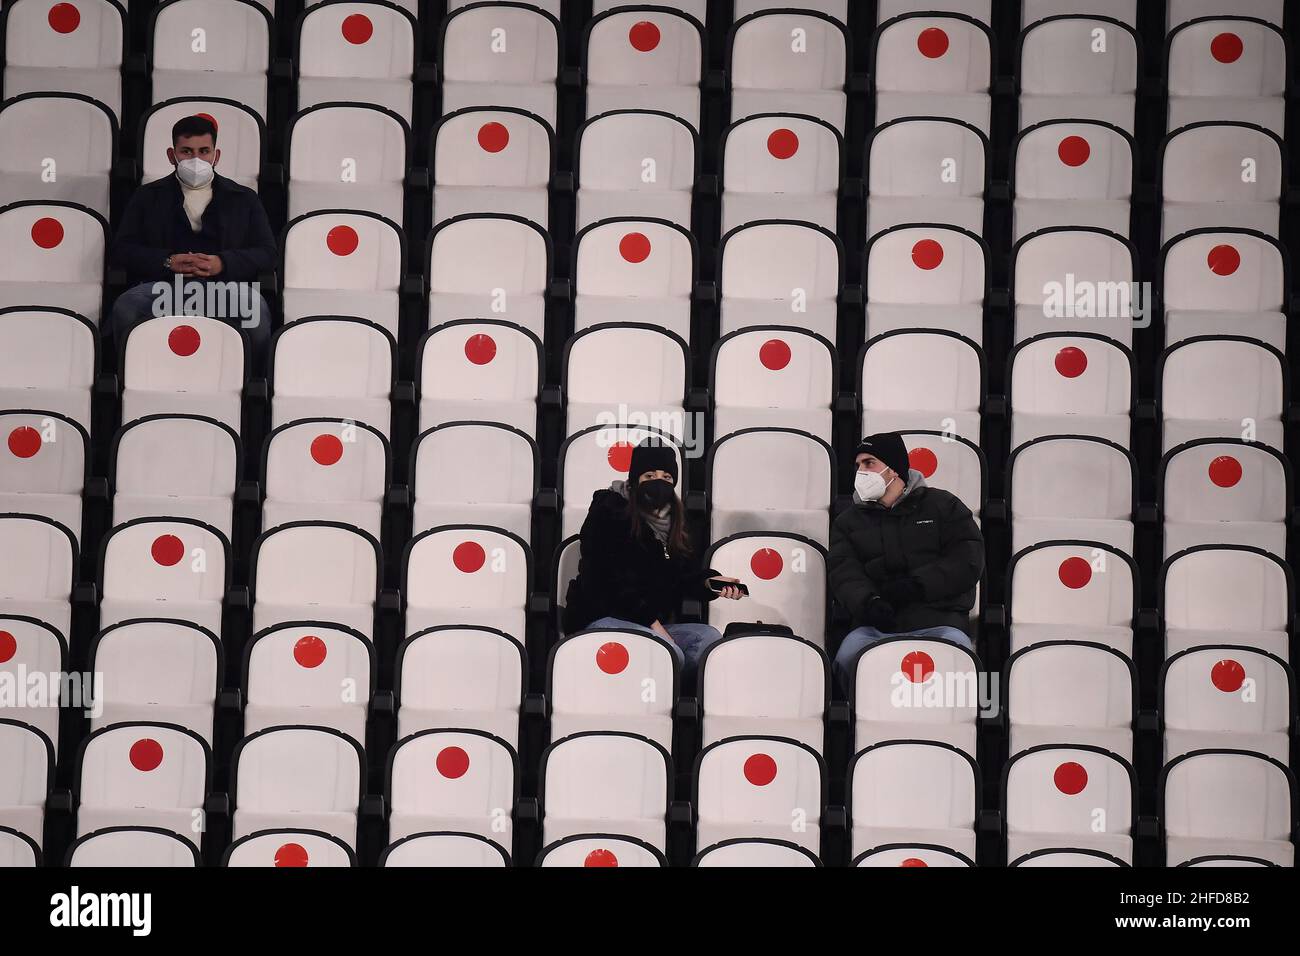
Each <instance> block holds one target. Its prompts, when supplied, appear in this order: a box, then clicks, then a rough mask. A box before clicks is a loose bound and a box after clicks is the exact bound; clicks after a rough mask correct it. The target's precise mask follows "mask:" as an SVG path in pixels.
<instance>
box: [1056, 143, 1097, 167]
mask: <svg viewBox="0 0 1300 956" xmlns="http://www.w3.org/2000/svg"><path fill="white" fill-rule="evenodd" d="M1056 155H1057V156H1059V157H1061V162H1063V163H1065V165H1067V166H1082V165H1083V164H1084V163H1086V162H1087V161H1088V157H1089V156H1091V155H1092V147H1091V146H1089V145H1088V141H1087V140H1086V139H1084V138H1083V137H1082V136H1067V137H1065V139H1063V140H1061V143H1060V145H1059V146H1057V147H1056Z"/></svg>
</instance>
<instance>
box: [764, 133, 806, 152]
mask: <svg viewBox="0 0 1300 956" xmlns="http://www.w3.org/2000/svg"><path fill="white" fill-rule="evenodd" d="M767 151H768V152H769V153H771V154H772V155H773V156H774V157H776V158H777V159H789V158H790V157H791V156H793V155H794V154H795V153H797V152H799V137H798V136H796V135H795V132H794V130H792V129H785V128H782V129H774V130H772V132H771V134H770V135H769V136H768V137H767Z"/></svg>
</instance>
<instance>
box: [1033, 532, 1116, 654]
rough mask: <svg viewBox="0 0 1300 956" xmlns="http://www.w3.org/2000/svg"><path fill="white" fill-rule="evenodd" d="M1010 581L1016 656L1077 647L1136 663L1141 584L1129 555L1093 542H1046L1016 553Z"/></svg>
mask: <svg viewBox="0 0 1300 956" xmlns="http://www.w3.org/2000/svg"><path fill="white" fill-rule="evenodd" d="M1008 580H1009V581H1010V587H1009V593H1010V602H1011V604H1010V608H1009V609H1008V618H1009V619H1010V622H1011V627H1010V637H1011V647H1010V650H1011V653H1012V654H1015V653H1016V652H1018V651H1021V650H1024V649H1026V648H1029V647H1034V646H1037V645H1039V644H1041V643H1043V642H1045V641H1074V642H1078V643H1087V644H1100V645H1102V646H1104V647H1111V648H1114V649H1115V650H1116V651H1118V652H1119V653H1120V654H1122V655H1123V656H1124V657H1127V658H1130V659H1131V658H1132V657H1133V628H1134V625H1135V619H1136V616H1137V602H1138V598H1139V586H1138V585H1139V583H1140V582H1139V578H1138V570H1137V566H1136V565H1135V564H1134V562H1133V559H1132V558H1131V557H1129V556H1128V555H1126V554H1124V553H1123V552H1121V551H1118V550H1116V549H1115V548H1113V547H1110V546H1108V545H1104V544H1100V543H1098V542H1094V541H1059V540H1046V541H1042V542H1040V543H1038V544H1035V545H1032V546H1030V547H1028V548H1025V549H1024V550H1022V551H1019V552H1017V553H1016V555H1015V557H1013V558H1012V559H1011V567H1010V568H1009V569H1008Z"/></svg>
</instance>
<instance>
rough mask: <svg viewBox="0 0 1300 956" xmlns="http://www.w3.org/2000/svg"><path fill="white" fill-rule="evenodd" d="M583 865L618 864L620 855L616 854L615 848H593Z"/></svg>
mask: <svg viewBox="0 0 1300 956" xmlns="http://www.w3.org/2000/svg"><path fill="white" fill-rule="evenodd" d="M582 865H583V866H592V867H595V866H618V857H616V856H615V855H614V851H613V850H605V849H598V850H592V851H591V852H590V853H588V854H587V857H586V859H584V860H583V861H582Z"/></svg>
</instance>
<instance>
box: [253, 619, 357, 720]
mask: <svg viewBox="0 0 1300 956" xmlns="http://www.w3.org/2000/svg"><path fill="white" fill-rule="evenodd" d="M247 654H248V657H247V660H248V668H247V672H246V677H245V686H244V693H245V695H246V699H247V702H248V704H249V705H250V706H259V705H260V706H266V707H282V708H289V707H300V708H304V712H303V716H304V721H305V722H309V715H310V714H311V710H310V709H309V708H312V707H319V708H323V709H334V710H337V709H338V708H339V707H340V706H341V705H342V704H344V703H352V704H356V705H357V706H359V707H362V708H364V707H365V706H366V704H367V703H368V702H369V700H370V694H371V689H372V688H373V686H374V681H373V677H372V675H373V673H374V650H373V648H372V647H371V645H370V642H369V641H368V640H366V638H365V637H363V636H362V635H361V634H359V633H357V632H356V631H353V630H350V629H348V628H343V627H337V626H331V625H326V624H322V623H319V622H315V623H311V624H281V625H278V626H276V627H270V628H267V629H265V630H263V631H261V632H259V633H257V634H255V635H253V639H252V641H251V642H250V645H249V648H248V651H247Z"/></svg>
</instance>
